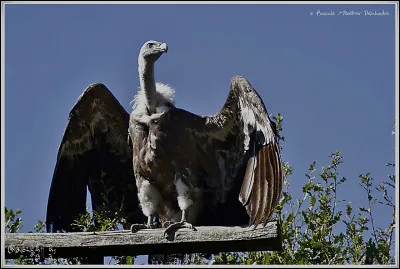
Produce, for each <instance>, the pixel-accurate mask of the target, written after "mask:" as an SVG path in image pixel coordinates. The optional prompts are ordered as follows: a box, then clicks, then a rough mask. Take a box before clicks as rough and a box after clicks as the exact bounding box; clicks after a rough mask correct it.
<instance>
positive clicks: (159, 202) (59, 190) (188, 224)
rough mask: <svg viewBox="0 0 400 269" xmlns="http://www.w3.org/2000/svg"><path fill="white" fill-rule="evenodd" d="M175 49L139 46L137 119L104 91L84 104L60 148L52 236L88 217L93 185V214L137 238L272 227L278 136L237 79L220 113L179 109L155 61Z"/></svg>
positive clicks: (92, 91)
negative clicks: (104, 212)
mask: <svg viewBox="0 0 400 269" xmlns="http://www.w3.org/2000/svg"><path fill="white" fill-rule="evenodd" d="M167 51H168V46H167V44H166V43H162V42H158V41H153V40H150V41H147V42H146V43H145V44H144V45H143V46H142V47H141V49H140V52H139V56H138V71H139V82H140V88H139V90H138V92H137V94H136V96H135V97H134V100H133V102H134V103H133V110H132V112H131V114H130V115H129V114H128V113H127V112H126V111H125V110H124V109H123V107H122V106H121V105H120V104H119V102H118V101H117V100H116V99H115V97H114V96H113V95H112V93H111V92H110V91H109V90H108V89H107V88H106V86H104V85H103V84H100V83H96V84H92V85H90V86H89V87H88V88H87V89H86V90H85V91H84V93H83V94H82V95H81V97H80V98H79V99H78V101H77V103H76V104H75V106H74V107H73V108H72V110H71V112H70V117H69V121H68V124H67V127H66V130H65V133H64V137H63V139H62V142H61V144H60V147H59V152H58V156H57V163H56V167H55V171H54V175H53V179H52V184H51V188H50V194H49V200H48V208H47V219H46V221H47V225H48V229H49V227H50V226H52V229H53V230H61V229H64V230H65V229H66V228H67V227H69V225H70V223H71V222H72V221H73V219H74V218H75V217H76V216H77V215H78V214H79V213H82V212H85V206H86V189H87V187H88V188H89V191H90V193H91V199H92V206H93V210H96V208H98V207H100V206H105V207H106V208H109V209H110V211H111V212H118V213H119V214H122V215H123V216H124V217H126V218H127V220H128V223H129V224H132V226H131V229H132V232H135V231H137V230H138V229H141V228H153V227H156V226H157V225H158V224H160V225H161V226H162V227H165V228H166V230H165V233H164V235H165V236H166V237H168V236H169V235H170V234H172V233H173V232H174V231H176V230H177V229H180V228H190V229H193V230H195V226H207V225H223V226H233V225H247V226H252V227H253V228H255V227H257V226H258V225H259V224H260V223H262V224H263V225H265V224H266V223H267V221H268V220H269V218H270V217H271V214H272V212H273V210H274V208H275V207H276V206H277V204H278V202H279V200H280V197H281V194H282V184H283V171H282V163H281V159H280V152H279V144H278V143H279V134H278V132H277V130H276V126H275V123H274V122H273V121H272V120H271V119H270V117H269V115H268V113H267V110H266V108H265V105H264V103H263V101H262V99H261V97H260V96H259V94H258V93H257V92H256V90H255V89H254V88H253V87H252V85H251V84H250V83H249V82H248V81H247V80H246V79H245V78H243V77H241V76H235V77H233V78H232V80H231V83H230V90H229V93H228V97H227V99H226V101H225V104H224V105H223V107H222V108H221V109H220V110H219V111H218V112H217V113H216V114H215V115H213V116H201V115H196V114H194V113H191V112H189V111H186V110H183V109H180V108H178V107H176V106H175V101H174V95H175V91H174V89H172V88H171V87H170V86H169V85H167V84H163V83H158V82H157V83H156V82H155V77H154V67H155V63H156V61H157V60H158V59H159V58H160V56H161V55H162V54H164V53H167ZM155 220H156V222H155ZM49 225H50V226H49Z"/></svg>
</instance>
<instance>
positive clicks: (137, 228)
mask: <svg viewBox="0 0 400 269" xmlns="http://www.w3.org/2000/svg"><path fill="white" fill-rule="evenodd" d="M143 229H152V226H151V225H150V226H149V225H146V224H140V223H136V224H132V225H131V232H132V233H136V232H138V231H140V230H143Z"/></svg>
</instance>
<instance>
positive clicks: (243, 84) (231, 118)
mask: <svg viewBox="0 0 400 269" xmlns="http://www.w3.org/2000/svg"><path fill="white" fill-rule="evenodd" d="M195 134H196V136H197V137H198V141H199V145H198V148H199V150H200V151H201V150H202V151H204V152H209V153H208V154H205V155H206V156H208V163H209V165H204V167H202V168H203V169H204V170H205V171H206V172H207V167H208V166H209V167H213V166H212V165H211V163H217V164H218V167H219V174H215V172H214V174H213V172H212V171H208V172H209V173H206V174H208V175H209V176H207V177H205V181H206V184H207V185H208V186H213V187H214V188H215V189H216V193H217V195H215V196H216V199H217V201H215V204H217V205H218V204H232V203H233V202H235V201H233V200H231V201H228V200H229V199H232V198H231V197H232V193H233V192H234V193H235V199H238V200H239V201H240V203H241V204H242V205H243V206H244V207H245V208H246V210H247V213H248V216H249V225H255V226H257V225H258V224H259V223H260V222H261V221H262V219H266V218H269V217H270V216H271V214H272V212H273V210H274V208H275V206H276V205H277V203H278V201H279V199H280V197H281V192H282V181H283V174H282V167H281V166H282V164H281V160H280V156H279V150H278V145H277V138H276V130H274V125H273V123H272V122H271V121H270V119H269V116H268V114H267V110H266V108H265V105H264V103H263V101H262V99H261V97H260V96H259V95H258V93H257V92H256V91H255V90H254V89H253V87H252V86H251V85H250V83H249V82H248V81H247V80H246V79H244V78H243V77H234V78H233V79H232V81H231V87H230V91H229V95H228V98H227V100H226V102H225V104H224V106H223V108H222V109H221V110H220V111H219V112H218V113H217V114H216V115H215V116H211V117H205V123H204V127H202V128H200V127H197V129H196V132H195ZM202 162H203V163H204V161H202ZM214 166H215V165H214ZM231 202H232V203H231ZM228 207H229V205H228ZM231 214H233V213H231ZM232 217H234V216H232Z"/></svg>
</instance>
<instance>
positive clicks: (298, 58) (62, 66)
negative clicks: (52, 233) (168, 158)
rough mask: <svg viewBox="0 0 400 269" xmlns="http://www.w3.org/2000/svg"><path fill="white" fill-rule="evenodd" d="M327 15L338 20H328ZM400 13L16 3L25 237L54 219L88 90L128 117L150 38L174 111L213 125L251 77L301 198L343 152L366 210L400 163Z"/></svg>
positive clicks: (347, 195) (16, 119) (8, 127)
mask: <svg viewBox="0 0 400 269" xmlns="http://www.w3.org/2000/svg"><path fill="white" fill-rule="evenodd" d="M343 10H346V11H352V10H353V11H357V12H361V15H359V16H355V15H354V16H343V15H340V14H339V12H340V11H343ZM364 10H369V11H375V10H376V11H382V10H384V11H386V12H388V13H389V15H383V16H366V15H364ZM318 11H320V12H318ZM324 11H326V12H330V11H333V12H335V14H336V15H335V16H321V15H318V14H321V12H324ZM311 12H313V15H310V13H311ZM394 12H395V9H394V6H393V5H382V4H381V5H322V4H319V5H318V4H317V5H294V4H293V5H216V4H214V5H160V4H157V5H155V4H154V5H135V4H123V5H117V4H108V5H102V4H96V5H94V4H77V5H70V4H66V5H55V4H53V5H50V4H40V5H31V4H29V5H23V4H15V5H14V4H12V5H11V4H7V5H6V6H5V89H2V91H4V90H5V121H6V122H5V179H3V180H5V206H6V207H7V208H12V209H17V208H20V209H21V210H22V217H23V222H24V227H23V229H22V231H24V232H27V231H31V230H33V226H34V225H35V224H36V223H37V221H38V220H39V219H40V220H44V219H45V213H46V206H47V198H48V192H49V188H50V183H51V179H52V175H53V170H54V166H55V162H56V156H57V151H58V147H59V144H60V142H61V139H62V135H63V132H64V128H65V126H66V123H67V119H68V114H69V111H70V109H71V107H72V106H73V105H74V104H75V102H76V100H77V98H78V97H79V95H80V94H81V93H82V91H83V90H84V89H85V88H86V87H87V86H88V85H89V84H91V83H94V82H102V83H104V84H105V85H106V86H107V87H108V88H109V89H110V90H111V91H112V93H113V94H114V95H115V96H116V98H117V99H118V100H119V101H120V103H121V104H122V105H123V106H124V107H125V108H126V110H127V111H128V112H131V105H130V101H131V100H132V99H133V96H134V95H135V93H136V91H137V88H138V86H139V81H138V74H137V55H138V52H139V49H140V47H141V46H142V44H143V43H144V42H145V41H147V40H149V39H154V40H157V41H163V42H166V43H167V44H168V53H167V54H165V55H163V56H162V57H161V58H160V60H159V61H158V62H157V64H156V69H155V70H156V80H157V81H160V82H164V83H168V84H169V85H170V86H172V87H173V88H175V90H176V102H177V106H179V107H181V108H184V109H187V110H190V111H191V112H193V113H197V114H201V115H212V114H214V113H216V112H217V111H218V110H219V109H220V108H221V107H222V105H223V104H224V102H225V99H226V97H227V94H228V91H229V84H230V79H231V78H232V77H233V76H235V75H242V76H244V77H245V78H246V79H248V80H249V81H250V83H251V84H252V85H253V86H254V88H255V89H256V90H257V91H258V92H259V93H260V95H261V97H262V98H263V100H264V103H265V105H266V106H267V110H268V112H269V113H271V114H275V115H276V114H277V113H281V114H282V115H283V117H284V125H283V133H282V135H284V136H285V137H286V142H284V143H283V144H282V146H283V147H284V149H283V152H282V157H283V160H284V161H285V162H289V163H290V164H291V166H292V167H293V170H294V171H293V175H292V176H291V177H290V178H289V181H290V183H291V187H290V190H291V193H292V195H293V196H294V197H299V196H300V194H301V192H302V189H301V188H302V186H303V185H304V184H305V183H306V182H307V178H306V177H305V173H307V170H308V167H309V164H310V163H312V162H313V161H314V160H316V161H317V172H320V171H321V167H326V166H328V165H329V158H328V156H329V155H330V154H331V153H333V152H334V151H336V150H342V154H343V156H344V159H343V161H344V163H343V165H342V167H341V168H340V170H339V176H340V177H341V176H345V177H346V178H347V179H348V182H347V184H346V185H345V186H346V187H343V188H342V189H339V192H340V197H341V198H342V199H346V200H347V201H351V202H352V204H353V205H354V207H356V206H365V205H366V201H367V200H366V194H365V193H364V192H362V190H361V188H360V187H359V185H358V182H359V178H358V176H359V175H360V174H361V173H367V172H371V175H372V177H373V178H374V179H375V181H376V182H377V183H380V182H383V181H385V180H387V176H388V175H389V174H392V173H393V171H394V169H393V168H388V167H386V166H385V164H386V163H387V162H391V163H394V162H395V136H394V135H393V134H392V130H393V126H394V118H395V23H394V22H395V13H394ZM374 214H376V218H375V219H376V222H377V225H380V226H382V227H383V225H384V227H385V228H386V226H387V225H388V224H389V221H390V217H391V212H390V211H388V210H387V209H386V208H384V207H380V206H379V205H377V209H376V210H375V212H374Z"/></svg>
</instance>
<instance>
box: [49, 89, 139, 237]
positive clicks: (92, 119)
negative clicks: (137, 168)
mask: <svg viewBox="0 0 400 269" xmlns="http://www.w3.org/2000/svg"><path fill="white" fill-rule="evenodd" d="M128 124H129V114H128V113H127V112H126V111H125V109H124V108H123V107H122V106H121V105H120V103H119V102H118V101H117V99H116V98H115V97H114V96H113V94H112V93H111V92H110V91H109V90H108V89H107V88H106V87H105V86H104V85H103V84H100V83H96V84H92V85H90V86H89V87H88V88H86V90H85V91H84V92H83V93H82V95H81V96H80V97H79V99H78V101H77V102H76V104H75V105H74V107H73V108H72V109H71V111H70V114H69V119H68V123H67V126H66V128H65V132H64V136H63V138H62V142H61V144H60V147H59V150H58V155H57V162H56V166H55V169H54V174H53V179H52V182H51V187H50V193H49V199H48V204H47V216H46V224H47V230H48V231H49V232H50V231H51V232H56V231H62V230H64V231H70V230H71V226H70V225H71V223H72V222H73V220H74V219H76V217H77V216H78V215H79V214H82V213H85V212H86V193H87V188H89V191H90V193H91V199H92V208H93V209H94V210H96V209H97V208H99V207H102V206H104V207H106V208H107V209H108V210H109V212H110V213H111V214H114V213H116V212H119V213H123V216H124V217H126V218H128V219H129V220H130V221H131V222H136V221H140V218H142V215H141V214H142V213H141V211H140V209H139V205H138V201H137V193H136V185H135V179H134V175H133V170H132V149H131V146H130V144H129V141H128Z"/></svg>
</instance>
